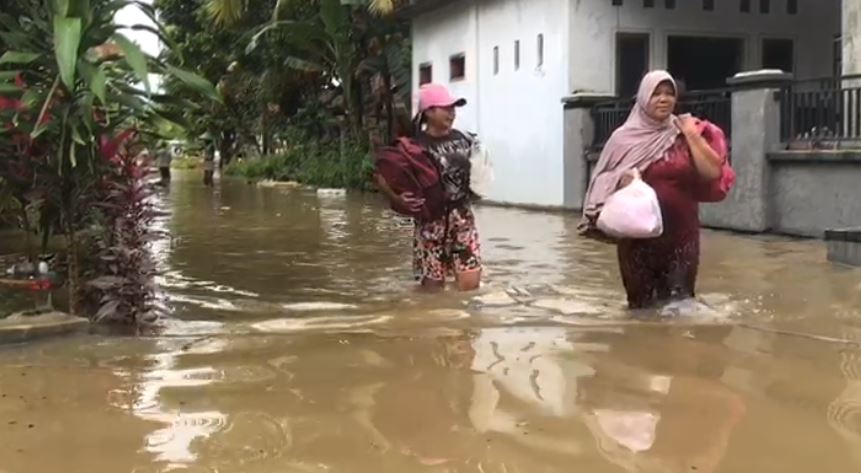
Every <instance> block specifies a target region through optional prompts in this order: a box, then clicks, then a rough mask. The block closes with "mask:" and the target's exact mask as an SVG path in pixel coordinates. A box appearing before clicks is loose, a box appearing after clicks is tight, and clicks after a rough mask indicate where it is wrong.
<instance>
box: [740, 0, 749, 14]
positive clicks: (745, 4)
mask: <svg viewBox="0 0 861 473" xmlns="http://www.w3.org/2000/svg"><path fill="white" fill-rule="evenodd" d="M738 9H739V11H741V12H742V13H750V0H741V3H739V5H738Z"/></svg>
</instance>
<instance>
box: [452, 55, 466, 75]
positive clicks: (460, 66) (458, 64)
mask: <svg viewBox="0 0 861 473" xmlns="http://www.w3.org/2000/svg"><path fill="white" fill-rule="evenodd" d="M448 67H449V79H451V80H462V79H463V78H465V77H466V56H464V55H463V54H457V55H454V56H452V57H451V58H449V60H448Z"/></svg>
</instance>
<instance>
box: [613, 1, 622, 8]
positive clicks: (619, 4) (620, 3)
mask: <svg viewBox="0 0 861 473" xmlns="http://www.w3.org/2000/svg"><path fill="white" fill-rule="evenodd" d="M613 6H616V7H621V6H622V0H613Z"/></svg>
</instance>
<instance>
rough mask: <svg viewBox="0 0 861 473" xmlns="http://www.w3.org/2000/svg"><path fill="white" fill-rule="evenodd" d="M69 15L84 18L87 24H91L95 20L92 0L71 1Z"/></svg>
mask: <svg viewBox="0 0 861 473" xmlns="http://www.w3.org/2000/svg"><path fill="white" fill-rule="evenodd" d="M69 15H71V16H76V17H79V18H84V19H86V20H87V24H89V23H90V22H91V21H92V18H93V11H92V9H91V8H90V0H70V3H69Z"/></svg>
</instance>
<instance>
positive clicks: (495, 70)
mask: <svg viewBox="0 0 861 473" xmlns="http://www.w3.org/2000/svg"><path fill="white" fill-rule="evenodd" d="M497 74H499V46H494V47H493V75H497Z"/></svg>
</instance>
